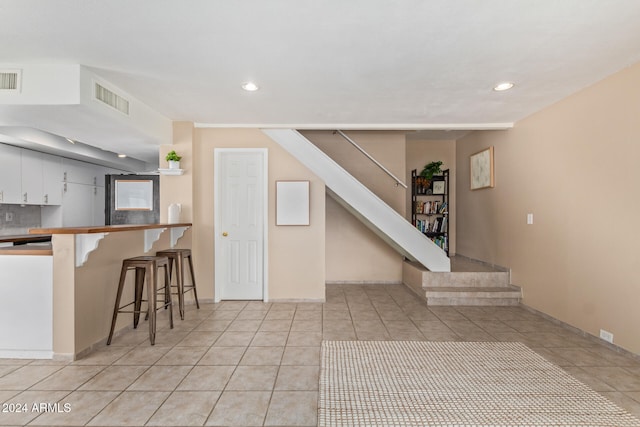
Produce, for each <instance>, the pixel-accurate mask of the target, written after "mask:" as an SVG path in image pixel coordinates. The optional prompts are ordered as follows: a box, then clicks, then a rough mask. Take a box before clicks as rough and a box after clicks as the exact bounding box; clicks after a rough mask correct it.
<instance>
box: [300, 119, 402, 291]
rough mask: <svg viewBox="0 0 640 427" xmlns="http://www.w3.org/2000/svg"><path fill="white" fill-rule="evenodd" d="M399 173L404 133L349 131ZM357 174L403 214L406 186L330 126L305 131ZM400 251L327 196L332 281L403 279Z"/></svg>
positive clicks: (328, 259) (328, 265)
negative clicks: (328, 129)
mask: <svg viewBox="0 0 640 427" xmlns="http://www.w3.org/2000/svg"><path fill="white" fill-rule="evenodd" d="M345 133H346V134H347V135H348V136H349V137H350V138H351V139H353V140H354V141H355V142H356V143H357V144H358V145H360V146H361V147H362V148H363V149H364V150H366V151H367V152H368V153H369V154H370V155H371V156H372V157H373V158H375V159H376V160H378V161H379V162H380V163H381V164H383V165H384V166H385V167H386V168H387V169H389V170H390V171H391V172H392V173H393V174H394V175H395V176H397V177H399V178H400V179H401V180H403V179H404V176H405V171H406V165H405V154H404V153H405V138H404V133H401V132H379V131H376V132H368V131H348V132H345ZM302 134H303V135H305V136H306V137H307V138H308V139H309V140H310V141H312V142H313V143H314V144H315V145H316V146H318V147H319V148H320V149H321V150H322V151H324V152H325V153H327V154H328V155H329V157H331V158H332V159H334V160H335V161H336V162H337V163H338V164H340V166H342V167H343V168H345V169H346V170H347V171H349V173H351V174H352V175H353V176H354V177H355V178H356V179H358V180H359V181H360V182H362V183H363V184H364V185H366V186H367V187H368V188H369V189H370V190H371V191H373V192H374V193H375V194H376V195H377V196H378V197H380V198H381V199H382V200H384V201H385V202H386V203H387V204H389V205H390V206H391V207H392V208H394V209H395V210H396V211H398V212H399V213H400V214H401V215H405V210H406V205H405V199H406V197H407V190H405V189H404V188H403V187H401V186H396V185H395V181H394V180H393V179H392V178H390V177H389V176H388V175H387V174H386V173H385V172H384V171H382V170H381V169H380V168H378V167H377V166H376V165H375V164H374V163H372V162H371V161H370V160H369V159H367V158H366V157H365V156H364V155H363V154H362V153H360V152H359V151H358V150H357V149H356V148H354V147H353V146H352V145H351V144H349V143H348V142H347V141H346V140H345V139H343V138H342V137H341V136H340V135H334V134H333V132H330V131H303V132H302ZM402 259H403V258H402V256H401V255H399V254H398V253H397V252H396V251H394V250H393V249H392V248H391V247H390V246H389V245H388V244H386V243H385V242H384V241H383V240H382V239H380V238H379V237H378V236H377V235H376V234H374V233H373V232H372V231H371V230H369V229H368V228H367V227H365V226H364V225H363V224H362V223H361V222H360V221H359V220H357V219H356V218H355V217H354V216H353V215H352V214H351V213H349V212H348V211H347V210H346V209H345V208H343V207H342V206H341V205H339V204H338V203H337V202H336V201H335V200H333V199H332V198H331V197H329V196H327V198H326V279H327V282H329V283H351V282H353V283H388V282H392V283H400V282H401V281H402Z"/></svg>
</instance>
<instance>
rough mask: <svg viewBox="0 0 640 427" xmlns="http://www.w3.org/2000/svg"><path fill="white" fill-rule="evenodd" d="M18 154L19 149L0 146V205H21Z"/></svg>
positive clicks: (20, 167) (19, 161)
mask: <svg viewBox="0 0 640 427" xmlns="http://www.w3.org/2000/svg"><path fill="white" fill-rule="evenodd" d="M20 154H21V153H20V148H17V147H12V146H10V145H6V144H0V158H2V161H3V164H2V167H0V203H13V204H19V203H21V200H22V198H21V197H20V196H21V195H22V194H21V189H22V188H21V183H20V173H21V172H20V171H21V170H22V164H21V160H20V157H21V155H20Z"/></svg>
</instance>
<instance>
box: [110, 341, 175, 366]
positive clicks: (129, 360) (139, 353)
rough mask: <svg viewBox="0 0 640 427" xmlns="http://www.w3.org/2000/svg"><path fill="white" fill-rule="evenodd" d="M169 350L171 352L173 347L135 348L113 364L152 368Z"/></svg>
mask: <svg viewBox="0 0 640 427" xmlns="http://www.w3.org/2000/svg"><path fill="white" fill-rule="evenodd" d="M169 350H171V347H165V346H161V345H154V346H144V347H135V348H134V349H133V350H131V351H130V352H129V353H127V354H125V355H124V356H122V357H121V358H120V359H118V360H116V361H115V362H114V363H113V364H114V365H139V366H151V365H153V364H154V363H156V362H157V361H158V360H160V359H161V358H162V356H164V355H165V354H166V353H167V352H168V351H169Z"/></svg>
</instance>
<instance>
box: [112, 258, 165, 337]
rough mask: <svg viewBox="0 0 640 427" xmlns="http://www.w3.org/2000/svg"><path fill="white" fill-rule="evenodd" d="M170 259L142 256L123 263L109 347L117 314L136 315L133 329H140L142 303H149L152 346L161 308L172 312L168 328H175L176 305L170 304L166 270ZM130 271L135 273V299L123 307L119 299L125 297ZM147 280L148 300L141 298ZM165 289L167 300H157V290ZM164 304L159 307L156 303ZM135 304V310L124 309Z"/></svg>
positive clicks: (147, 311) (128, 259) (148, 311)
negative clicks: (161, 277)
mask: <svg viewBox="0 0 640 427" xmlns="http://www.w3.org/2000/svg"><path fill="white" fill-rule="evenodd" d="M168 265H169V259H168V258H167V257H162V256H139V257H134V258H127V259H125V260H123V261H122V269H121V270H120V282H119V283H118V293H117V295H116V303H115V305H114V307H113V318H112V319H111V331H110V332H109V339H108V340H107V345H110V344H111V339H112V338H113V330H114V329H115V327H116V319H117V317H118V313H133V328H134V329H135V328H137V327H138V321H139V320H140V313H141V311H142V310H141V306H142V302H143V301H146V302H147V310H146V313H147V316H148V318H149V341H151V345H154V344H155V342H156V311H157V310H160V309H162V308H165V309H166V308H168V309H169V325H170V327H171V329H173V304H172V302H171V281H170V278H169V271H168V270H167V267H168ZM161 267H162V268H164V285H162V286H161V287H158V270H159V269H160V268H161ZM129 270H135V272H136V278H135V296H134V300H133V301H132V302H130V303H128V304H125V305H123V306H120V298H121V297H122V289H123V288H124V284H125V279H126V277H127V272H128V271H129ZM145 278H146V279H147V280H146V282H147V299H146V300H143V299H142V291H143V288H144V282H145ZM159 290H163V292H164V298H163V299H161V300H159V301H158V291H159ZM158 302H160V303H162V305H160V306H159V307H158V306H157V303H158ZM130 305H133V306H134V309H133V310H130V311H127V310H123V309H124V308H126V307H128V306H130Z"/></svg>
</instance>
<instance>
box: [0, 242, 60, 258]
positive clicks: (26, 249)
mask: <svg viewBox="0 0 640 427" xmlns="http://www.w3.org/2000/svg"><path fill="white" fill-rule="evenodd" d="M2 255H53V249H52V248H51V244H48V245H29V244H26V245H20V246H8V247H6V248H0V256H2Z"/></svg>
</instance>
